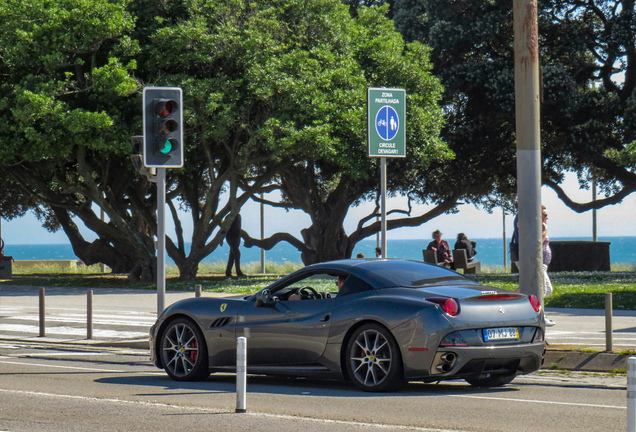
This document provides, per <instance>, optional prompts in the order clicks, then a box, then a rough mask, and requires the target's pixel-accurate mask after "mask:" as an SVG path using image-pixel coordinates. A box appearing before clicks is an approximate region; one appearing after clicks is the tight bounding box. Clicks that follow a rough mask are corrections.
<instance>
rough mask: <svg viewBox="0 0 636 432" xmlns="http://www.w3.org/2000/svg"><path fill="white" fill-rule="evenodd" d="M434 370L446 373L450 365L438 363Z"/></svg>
mask: <svg viewBox="0 0 636 432" xmlns="http://www.w3.org/2000/svg"><path fill="white" fill-rule="evenodd" d="M435 369H437V370H438V371H439V372H441V373H446V372H449V371H450V370H451V365H450V363H440V364H438V365H437V366H435Z"/></svg>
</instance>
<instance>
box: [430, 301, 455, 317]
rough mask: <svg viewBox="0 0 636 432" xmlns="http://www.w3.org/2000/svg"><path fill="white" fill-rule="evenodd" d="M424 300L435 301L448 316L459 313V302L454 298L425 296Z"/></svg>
mask: <svg viewBox="0 0 636 432" xmlns="http://www.w3.org/2000/svg"><path fill="white" fill-rule="evenodd" d="M426 300H428V301H430V302H433V303H437V304H438V305H440V306H441V308H442V310H443V311H444V312H446V313H447V314H449V315H450V316H455V315H457V314H458V313H459V303H457V300H455V299H454V298H427V299H426Z"/></svg>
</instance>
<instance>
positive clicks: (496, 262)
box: [4, 236, 636, 266]
mask: <svg viewBox="0 0 636 432" xmlns="http://www.w3.org/2000/svg"><path fill="white" fill-rule="evenodd" d="M446 240H447V241H448V243H449V244H450V246H451V247H453V244H454V242H455V239H446ZM471 240H474V241H476V242H477V248H476V249H477V255H476V256H475V259H476V260H478V261H481V263H482V265H488V266H503V263H504V255H503V239H501V238H499V239H496V238H494V239H471ZM551 240H552V241H581V240H585V241H591V240H592V238H591V237H569V238H563V237H562V238H559V237H554V238H551ZM598 240H599V241H602V242H610V262H611V263H612V264H634V263H636V236H634V237H599V239H598ZM507 241H509V240H507ZM429 242H430V239H410V240H400V239H396V240H391V239H389V240H388V241H387V244H388V257H389V258H405V259H413V260H422V249H425V248H426V246H427V245H428V243H429ZM376 244H377V243H376V239H375V237H374V238H369V239H365V240H362V241H361V242H359V243H358V244H357V245H356V247H355V249H354V251H353V255H352V256H353V257H355V256H356V255H357V254H358V253H362V254H364V256H365V257H374V256H375V247H376ZM4 254H5V255H6V256H12V257H13V259H15V260H79V258H78V257H77V256H75V254H74V253H73V248H72V247H71V245H70V244H40V245H35V244H29V245H11V244H8V245H5V248H4ZM228 254H229V247H228V246H227V243H224V245H223V246H221V247H219V248H217V249H216V250H215V251H214V252H212V253H211V254H210V255H208V256H207V257H206V258H204V259H203V260H202V261H201V262H202V263H211V262H218V261H225V262H227V258H228ZM260 260H261V250H260V249H259V248H245V247H243V245H242V244H241V262H242V263H249V262H260ZM265 260H266V261H271V262H275V263H287V262H291V263H301V262H302V261H301V259H300V252H299V251H298V250H297V249H296V248H294V247H293V246H291V245H290V244H288V243H279V244H278V245H276V246H275V247H274V248H272V249H271V250H269V251H265ZM506 261H507V263H508V265H510V255H507V256H506ZM166 263H167V265H174V262H173V261H172V259H170V257H167V258H166Z"/></svg>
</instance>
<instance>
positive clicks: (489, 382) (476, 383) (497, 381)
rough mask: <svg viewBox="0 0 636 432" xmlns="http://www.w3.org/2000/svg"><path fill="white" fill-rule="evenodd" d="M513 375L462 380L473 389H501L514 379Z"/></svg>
mask: <svg viewBox="0 0 636 432" xmlns="http://www.w3.org/2000/svg"><path fill="white" fill-rule="evenodd" d="M515 376H516V375H515V374H511V375H494V376H489V377H485V378H464V379H465V380H466V382H467V383H468V384H470V385H471V386H473V387H501V386H503V385H506V384H508V383H510V382H511V381H512V380H513V379H515Z"/></svg>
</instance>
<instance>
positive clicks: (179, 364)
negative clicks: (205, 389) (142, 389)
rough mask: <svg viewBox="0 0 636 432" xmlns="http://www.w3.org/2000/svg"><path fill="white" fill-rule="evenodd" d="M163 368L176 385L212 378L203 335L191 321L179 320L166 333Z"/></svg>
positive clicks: (166, 329) (163, 342)
mask: <svg viewBox="0 0 636 432" xmlns="http://www.w3.org/2000/svg"><path fill="white" fill-rule="evenodd" d="M161 364H162V365H163V368H164V369H165V371H166V373H167V374H168V375H169V376H170V378H172V379H174V380H176V381H200V380H204V379H206V378H207V377H208V376H209V375H210V371H209V370H208V350H207V346H206V344H205V339H204V338H203V333H201V330H200V329H199V326H197V325H196V324H195V323H194V322H193V321H192V320H191V319H188V318H185V317H184V318H177V319H175V320H174V321H171V322H170V323H169V324H168V325H167V326H166V328H165V329H164V330H163V332H162V334H161Z"/></svg>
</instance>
